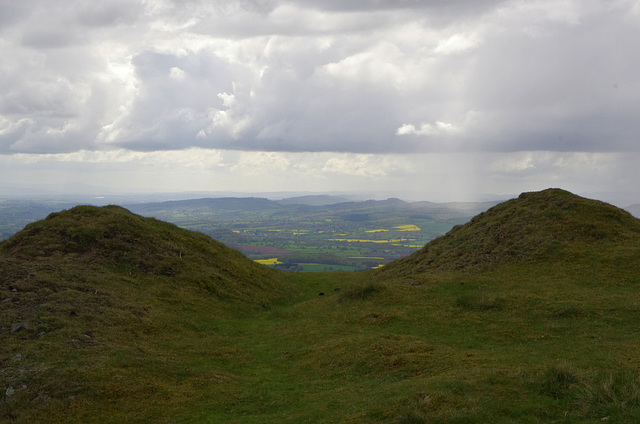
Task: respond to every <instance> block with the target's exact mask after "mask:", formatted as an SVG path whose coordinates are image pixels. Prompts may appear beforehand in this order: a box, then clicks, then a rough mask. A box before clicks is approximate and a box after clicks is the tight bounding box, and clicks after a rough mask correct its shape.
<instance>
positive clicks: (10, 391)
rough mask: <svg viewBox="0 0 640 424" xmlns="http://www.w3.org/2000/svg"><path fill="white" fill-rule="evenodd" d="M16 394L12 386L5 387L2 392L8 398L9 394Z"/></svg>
mask: <svg viewBox="0 0 640 424" xmlns="http://www.w3.org/2000/svg"><path fill="white" fill-rule="evenodd" d="M15 394H16V389H14V388H13V387H12V386H9V387H7V390H6V391H5V392H4V396H5V397H7V398H10V397H11V396H13V395H15Z"/></svg>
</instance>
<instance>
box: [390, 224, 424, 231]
mask: <svg viewBox="0 0 640 424" xmlns="http://www.w3.org/2000/svg"><path fill="white" fill-rule="evenodd" d="M393 228H397V229H398V231H421V229H420V227H418V226H417V225H413V224H408V225H398V226H397V227H393Z"/></svg>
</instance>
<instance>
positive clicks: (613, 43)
mask: <svg viewBox="0 0 640 424" xmlns="http://www.w3.org/2000/svg"><path fill="white" fill-rule="evenodd" d="M638 40H640V0H603V1H599V0H448V1H441V0H350V1H344V0H301V1H285V0H238V1H236V0H101V1H100V2H94V1H88V0H56V1H51V0H21V1H14V0H0V93H1V96H0V178H1V181H0V192H1V191H2V190H5V191H7V190H11V189H15V188H16V187H24V188H47V189H54V188H55V189H56V190H62V191H73V190H91V189H92V188H91V187H102V188H105V189H106V188H109V189H111V190H115V191H128V192H131V191H178V190H184V191H203V190H210V191H244V192H260V191H269V192H273V191H312V192H337V191H341V192H365V191H366V192H380V193H384V194H385V195H386V194H396V195H398V196H399V197H404V198H411V199H419V198H422V199H424V200H466V199H468V198H470V197H473V196H474V195H475V194H476V193H493V194H513V193H515V194H517V193H520V192H522V191H530V190H539V189H544V188H547V187H562V188H565V189H568V190H571V191H573V192H576V193H604V192H625V193H638V198H637V199H636V198H634V197H633V196H631V198H630V199H629V200H630V201H629V203H634V202H640V184H638V181H640V166H638V164H639V163H640V48H638ZM0 194H2V193H0Z"/></svg>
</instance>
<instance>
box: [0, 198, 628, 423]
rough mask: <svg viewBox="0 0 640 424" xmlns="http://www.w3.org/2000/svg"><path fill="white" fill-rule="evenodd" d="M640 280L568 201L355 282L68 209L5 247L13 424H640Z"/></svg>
mask: <svg viewBox="0 0 640 424" xmlns="http://www.w3.org/2000/svg"><path fill="white" fill-rule="evenodd" d="M638 270H640V231H639V224H638V220H636V219H635V218H633V217H631V216H630V215H629V214H627V213H625V212H622V211H620V210H618V209H616V208H614V207H612V206H610V205H607V204H604V203H601V202H597V201H593V200H588V199H583V198H580V197H578V196H575V195H572V194H571V193H568V192H565V191H562V190H557V189H552V190H545V191H543V192H538V193H525V194H523V195H522V196H520V197H519V198H518V199H513V200H511V201H508V202H505V203H503V204H500V205H498V206H496V207H494V208H492V209H490V210H488V211H487V212H485V213H484V214H481V215H479V216H477V217H476V218H474V219H473V220H472V221H471V222H469V223H468V224H465V225H462V226H459V227H456V228H454V229H453V230H452V231H451V232H450V233H449V234H447V235H446V236H443V237H441V238H439V239H436V240H434V241H433V242H431V243H429V244H428V245H427V246H425V248H424V249H422V250H421V251H419V252H416V253H415V254H414V255H413V256H411V257H409V258H407V259H405V260H401V261H398V262H395V263H392V264H390V265H388V266H386V267H384V268H382V270H381V271H378V272H364V273H356V274H354V273H311V274H297V273H289V274H285V273H279V272H275V271H273V270H270V269H268V268H266V267H259V266H256V265H255V264H253V263H252V262H251V261H249V260H247V259H246V258H244V257H242V256H241V255H239V254H238V253H237V252H235V251H232V250H230V249H227V248H225V247H224V246H222V245H220V244H219V243H216V242H214V241H213V240H211V239H208V238H207V237H205V236H203V235H201V234H196V233H191V232H188V231H185V230H181V229H178V228H177V227H174V226H172V225H170V224H166V223H163V222H160V221H156V220H153V219H148V218H141V217H139V216H136V215H133V214H130V213H129V212H127V211H125V210H123V209H121V208H118V207H106V208H89V207H80V208H74V209H72V210H70V211H64V212H61V213H59V214H54V215H52V216H50V217H49V218H48V219H46V220H43V221H39V222H37V223H34V224H31V225H30V226H28V227H27V228H25V230H23V231H22V232H20V233H18V234H16V235H15V236H14V237H12V238H11V239H9V240H7V241H5V242H3V243H1V244H0V285H1V292H0V312H1V314H0V316H1V318H0V320H1V321H0V355H1V356H0V361H1V362H0V365H1V371H0V390H2V391H3V392H1V393H0V396H2V398H1V399H0V421H7V422H17V423H34V422H35V423H38V422H43V423H44V422H46V423H92V422H96V423H97V422H99V423H116V422H117V423H121V422H134V423H135V422H139V423H146V422H153V423H155V422H165V423H170V422H171V423H176V424H177V423H216V422H225V423H265V422H278V423H300V422H326V423H333V422H342V423H476V422H492V423H513V422H523V423H547V422H563V423H585V422H586V423H601V422H625V423H633V422H638V421H639V420H640V378H639V368H640V359H638V358H640V331H638V316H639V314H640V292H639V288H640V272H639V271H638Z"/></svg>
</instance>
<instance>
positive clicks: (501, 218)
mask: <svg viewBox="0 0 640 424" xmlns="http://www.w3.org/2000/svg"><path fill="white" fill-rule="evenodd" d="M638 241H640V220H638V219H637V218H634V217H633V216H632V215H631V214H630V213H628V212H626V211H624V210H622V209H619V208H617V207H615V206H612V205H610V204H608V203H604V202H601V201H598V200H591V199H586V198H583V197H580V196H577V195H575V194H572V193H570V192H568V191H565V190H561V189H547V190H544V191H540V192H532V193H523V194H521V195H520V196H519V197H518V198H517V199H512V200H508V201H506V202H503V203H500V204H499V205H496V206H494V207H492V208H490V209H488V210H487V211H485V212H483V213H480V214H479V215H477V216H475V217H474V218H472V219H471V221H470V222H468V223H466V224H464V225H458V226H455V227H454V228H453V229H451V231H449V232H448V233H447V234H446V235H444V236H442V237H439V238H437V239H435V240H433V241H431V242H430V243H428V244H427V245H425V247H424V248H422V249H421V250H419V251H417V252H415V253H414V254H412V255H410V256H409V257H407V258H404V259H401V260H399V261H396V262H394V263H393V264H390V265H389V266H387V267H385V268H384V269H383V270H382V271H381V273H394V272H395V273H400V274H411V273H424V272H428V271H435V270H475V271H479V270H483V269H490V268H495V267H498V266H502V265H505V264H509V263H514V262H528V263H547V262H557V261H574V262H575V261H576V260H583V259H585V258H586V257H588V256H589V254H591V253H593V251H594V249H596V250H597V249H599V248H602V247H603V246H605V245H611V244H628V243H630V242H638Z"/></svg>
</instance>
